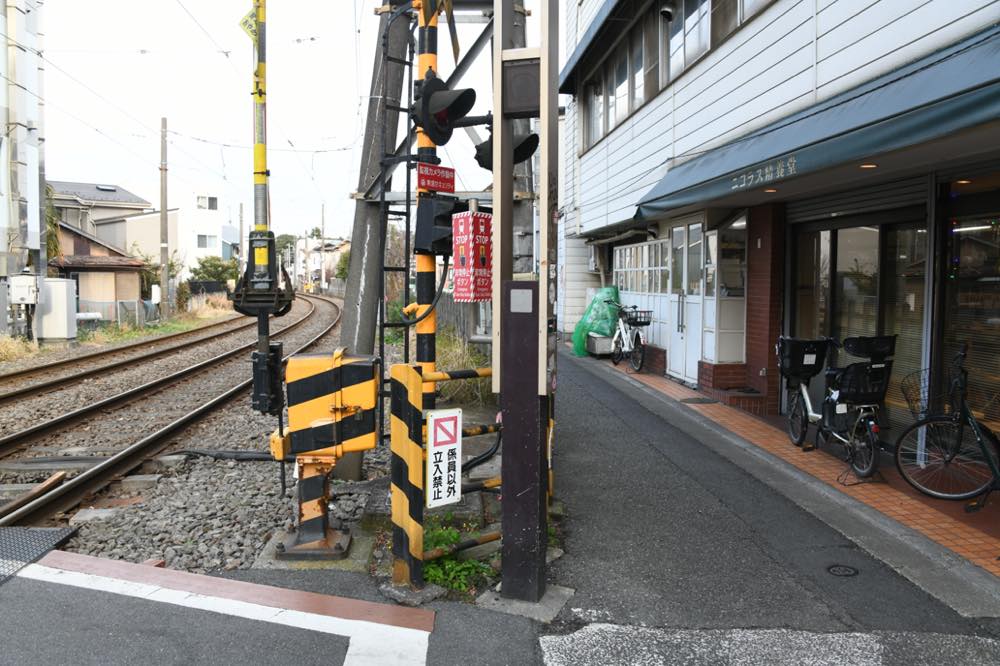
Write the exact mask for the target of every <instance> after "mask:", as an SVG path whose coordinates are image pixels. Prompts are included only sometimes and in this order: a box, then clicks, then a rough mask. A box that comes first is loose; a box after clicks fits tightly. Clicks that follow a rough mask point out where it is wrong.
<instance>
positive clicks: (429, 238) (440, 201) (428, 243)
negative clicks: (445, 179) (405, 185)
mask: <svg viewBox="0 0 1000 666" xmlns="http://www.w3.org/2000/svg"><path fill="white" fill-rule="evenodd" d="M467 210H469V204H468V203H466V202H464V201H459V200H458V199H457V198H456V197H449V196H446V195H444V194H434V193H431V192H424V193H421V195H420V197H419V198H418V199H417V229H416V232H415V234H414V236H413V252H414V253H415V254H433V255H438V256H444V255H448V256H450V255H451V216H452V215H453V214H454V213H462V212H465V211H467Z"/></svg>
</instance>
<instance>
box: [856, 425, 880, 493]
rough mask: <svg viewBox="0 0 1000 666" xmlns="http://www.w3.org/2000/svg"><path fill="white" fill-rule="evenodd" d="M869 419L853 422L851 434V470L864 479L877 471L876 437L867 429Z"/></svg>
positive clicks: (877, 448)
mask: <svg viewBox="0 0 1000 666" xmlns="http://www.w3.org/2000/svg"><path fill="white" fill-rule="evenodd" d="M868 421H869V419H868V418H867V417H866V418H861V419H858V420H857V421H855V423H854V431H853V432H852V433H851V444H850V454H851V469H853V470H854V473H855V474H857V475H858V476H859V477H860V478H862V479H865V478H868V477H869V476H871V475H872V474H874V473H875V470H876V469H878V452H879V446H878V435H876V434H875V433H874V432H872V430H871V428H869V427H868Z"/></svg>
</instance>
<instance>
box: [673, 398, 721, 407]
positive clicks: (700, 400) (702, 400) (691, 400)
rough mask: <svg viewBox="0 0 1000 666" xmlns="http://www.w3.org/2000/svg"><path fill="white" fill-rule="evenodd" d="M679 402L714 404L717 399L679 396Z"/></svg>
mask: <svg viewBox="0 0 1000 666" xmlns="http://www.w3.org/2000/svg"><path fill="white" fill-rule="evenodd" d="M681 402H683V403H686V404H688V405H714V404H715V403H717V402H719V401H718V400H712V399H711V398H681Z"/></svg>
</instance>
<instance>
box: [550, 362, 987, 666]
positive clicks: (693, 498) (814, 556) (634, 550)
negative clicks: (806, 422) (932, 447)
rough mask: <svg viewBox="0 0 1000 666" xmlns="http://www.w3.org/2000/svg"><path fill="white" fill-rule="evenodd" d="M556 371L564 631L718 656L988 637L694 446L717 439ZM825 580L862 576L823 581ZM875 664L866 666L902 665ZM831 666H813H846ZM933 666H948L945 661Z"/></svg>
mask: <svg viewBox="0 0 1000 666" xmlns="http://www.w3.org/2000/svg"><path fill="white" fill-rule="evenodd" d="M559 360H560V366H559V389H558V398H557V414H556V419H557V423H558V426H557V428H558V429H557V432H558V438H557V449H556V451H555V454H554V467H555V477H556V484H557V487H556V494H557V495H558V496H559V497H560V498H561V499H562V500H563V501H564V502H565V504H566V507H567V513H568V516H567V518H566V519H565V532H566V551H567V554H566V556H565V557H563V558H562V559H560V560H559V561H557V562H556V563H555V564H554V565H553V567H552V572H551V573H552V575H553V576H554V578H555V579H556V580H557V581H558V582H559V583H560V584H562V585H567V586H569V587H573V588H575V589H576V595H575V597H574V598H573V599H572V600H571V602H570V607H571V608H570V609H568V610H566V611H564V612H563V614H562V615H561V617H560V620H561V621H563V622H564V623H565V625H566V626H565V628H566V629H567V630H573V629H575V628H577V627H579V626H580V625H581V624H586V623H612V624H616V625H626V626H627V627H647V628H659V629H661V630H662V632H661V633H662V636H671V637H674V638H676V637H677V636H688V637H689V638H691V640H695V638H698V640H701V639H703V638H704V637H705V636H715V637H716V639H717V640H718V641H721V640H723V637H724V636H726V635H727V634H726V632H725V631H724V630H732V629H791V630H796V631H807V632H823V633H830V632H851V633H853V634H861V635H866V634H872V635H873V638H879V641H880V643H879V644H880V645H881V644H882V643H883V642H884V643H886V644H889V643H891V641H888V640H885V641H882V640H881V639H882V638H887V637H888V636H891V635H892V634H893V633H896V632H917V633H918V634H919V633H923V632H933V633H935V634H955V635H959V636H970V637H971V636H975V637H983V638H987V639H988V638H992V637H995V636H996V635H997V626H998V625H997V624H996V621H995V620H980V619H970V618H964V617H961V616H960V615H959V614H958V613H956V612H955V611H953V610H952V609H951V608H949V607H947V606H945V605H944V604H942V603H941V602H939V601H937V600H936V599H934V598H933V597H931V596H929V595H928V594H927V593H925V592H924V591H922V590H921V589H920V588H918V587H917V586H915V585H914V584H913V583H911V582H910V581H908V580H907V579H905V578H903V577H902V576H900V575H899V574H898V573H896V572H895V571H894V570H892V569H891V568H890V567H888V566H887V565H885V564H884V563H882V562H880V561H878V560H877V559H875V558H873V557H872V556H870V555H869V554H868V553H866V552H865V551H863V550H861V549H860V548H859V547H858V546H856V545H855V544H854V543H853V542H852V541H851V540H849V539H848V538H845V537H844V536H843V535H841V534H840V533H839V532H837V531H835V530H834V529H832V528H831V527H829V526H828V525H827V524H825V523H823V522H821V521H820V520H819V519H817V518H816V517H814V516H813V515H811V514H810V513H807V512H806V511H804V510H802V509H801V508H799V507H798V506H797V505H796V504H794V503H793V502H791V501H790V500H789V499H787V498H786V497H785V495H784V494H782V493H781V492H779V491H778V490H776V489H774V488H772V487H770V486H768V485H765V484H764V483H762V482H761V481H758V480H757V479H756V478H755V477H754V476H752V475H750V474H749V473H748V472H746V471H745V470H743V469H741V468H740V467H738V466H737V465H735V464H733V463H732V462H730V460H727V459H726V458H723V457H722V456H720V455H718V454H717V453H715V452H714V451H713V450H712V448H711V447H709V446H707V445H706V444H708V443H710V440H712V439H713V438H715V439H716V440H718V438H719V437H720V435H718V434H716V433H715V432H714V431H712V430H711V429H709V428H707V427H704V426H703V425H702V426H700V425H699V424H698V423H697V420H696V419H694V418H686V419H683V421H684V422H683V423H682V422H680V421H681V419H679V418H678V412H677V410H676V409H671V408H670V407H669V405H668V404H666V403H665V402H664V401H657V400H651V399H649V397H648V396H643V397H642V398H641V399H640V398H638V397H637V391H636V389H634V388H633V387H630V386H628V384H626V383H624V382H623V381H622V380H620V379H619V378H617V377H615V376H613V375H611V374H609V373H608V372H607V370H606V368H602V367H600V366H599V365H598V362H597V361H594V360H592V359H575V358H573V357H571V356H569V354H566V353H563V354H561V355H560V359H559ZM716 443H718V442H716ZM834 565H846V566H849V567H852V568H854V569H856V570H857V571H858V574H857V575H856V576H851V577H837V576H834V575H831V574H830V573H829V572H828V568H829V567H831V566H834ZM678 630H693V631H688V632H687V633H684V631H681V633H678ZM711 630H723V631H716V632H714V633H712V632H711ZM637 631H638V630H637ZM881 632H886V633H881ZM589 633H591V634H592V633H594V632H593V631H591V632H589ZM610 633H614V634H616V638H615V640H618V641H623V645H625V644H626V643H628V642H629V641H630V640H631V639H629V638H628V636H629V632H628V631H617V632H610ZM638 636H639V634H638V633H637V634H636V637H635V639H634V640H635V641H640V640H643V641H645V642H647V643H648V642H655V641H654V640H653V639H652V638H651V637H650V636H649V635H648V634H646V635H645V638H644V639H640V638H639V637H638ZM906 636H907V639H908V640H910V641H911V643H912V642H913V641H915V640H916V637H914V636H913V635H912V633H908V634H907V635H906ZM582 637H583V635H582V634H581V636H580V637H579V638H582ZM772 638H773V639H774V640H776V641H779V642H781V641H789V642H788V645H789V649H791V644H792V642H794V641H795V640H799V638H798V637H797V636H796V635H795V634H794V633H793V634H781V633H780V632H779V633H776V634H773V636H772ZM671 640H673V639H671ZM544 643H545V642H544V641H543V644H544ZM853 643H856V641H853ZM928 643H931V644H940V645H941V649H942V653H941V655H940V657H941V658H945V657H946V656H947V655H948V654H949V653H948V652H947V651H946V650H945V647H944V646H945V644H947V645H949V646H952V647H953V646H954V645H955V644H956V641H941V640H936V641H928ZM957 643H958V644H961V643H962V640H958V641H957ZM584 644H585V642H583V641H577V642H576V649H577V650H580V649H581V646H582V645H584ZM665 644H670V641H665ZM968 644H969V646H975V647H976V649H982V650H983V652H982V653H981V656H982V657H983V661H982V663H998V661H1000V659H998V655H1000V643H994V642H993V641H990V640H986V641H983V640H978V639H975V638H970V639H968ZM605 647H606V646H602V647H601V650H604V649H605ZM927 649H932V648H931V647H928V648H927ZM597 654H598V653H596V652H595V656H596V655H597ZM622 654H625V653H622ZM880 654H883V659H882V661H880V662H878V663H897V659H896V656H894V655H898V656H900V657H902V653H901V652H898V651H896V652H893V651H892V650H882V651H881V652H880ZM970 654H971V655H972V656H970V657H968V659H970V661H966V660H964V659H963V660H960V661H959V662H957V663H975V661H977V660H978V659H977V658H976V655H977V654H980V653H970ZM679 655H680V653H679V654H678V656H679ZM578 656H579V657H580V661H579V662H578V663H589V662H590V661H591V660H590V659H584V658H583V654H582V653H580V654H578ZM715 656H717V655H715ZM841 656H842V657H846V655H841ZM926 656H931V655H930V654H927V655H926ZM833 657H834V655H833V654H831V660H829V661H825V662H823V661H821V662H816V663H843V662H844V660H843V659H840V658H833ZM910 657H912V655H908V656H907V659H910ZM713 658H714V657H713ZM680 661H686V660H685V659H681V660H680ZM695 661H696V662H697V661H699V660H697V659H695ZM846 661H847V662H848V663H850V662H851V661H853V660H851V659H849V658H848V659H846ZM560 663H561V662H560ZM605 663H607V662H605ZM620 663H628V661H627V660H626V661H621V662H620ZM704 663H709V661H706V662H704ZM866 663H867V662H866ZM898 663H912V661H909V660H904V661H898ZM931 663H934V662H931ZM936 663H956V661H955V660H954V654H953V653H952V654H951V656H950V657H948V661H945V662H941V661H938V662H936Z"/></svg>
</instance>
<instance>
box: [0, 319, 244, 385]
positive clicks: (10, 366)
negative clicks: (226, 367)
mask: <svg viewBox="0 0 1000 666" xmlns="http://www.w3.org/2000/svg"><path fill="white" fill-rule="evenodd" d="M239 318H240V315H238V314H236V313H233V314H226V315H223V316H221V317H216V318H206V319H205V321H204V323H203V324H202V325H201V326H199V327H198V328H193V329H191V331H190V332H191V333H192V335H193V334H195V332H196V331H199V330H201V328H203V327H205V326H211V325H213V324H217V323H220V322H223V321H226V320H228V319H239ZM217 330H218V329H212V331H211V332H214V331H217ZM163 337H166V336H165V335H150V336H149V337H148V338H146V339H145V342H149V343H150V344H151V345H152V344H154V343H156V342H157V341H158V340H160V339H161V338H163ZM189 337H190V336H182V337H181V338H180V339H179V340H178V339H176V338H172V339H171V340H170V341H169V342H167V343H166V344H168V345H169V344H171V343H173V344H176V343H177V342H180V341H183V340H186V339H189ZM138 341H139V340H138V339H132V340H124V341H122V342H116V343H111V344H98V343H95V342H83V343H80V344H78V345H76V346H73V347H51V346H43V347H41V349H40V350H39V353H38V354H33V355H31V356H25V357H24V358H19V359H17V360H16V361H6V362H2V363H0V374H7V373H8V372H18V371H19V370H27V369H29V368H32V367H34V366H36V365H41V364H43V363H52V362H55V361H62V360H65V359H69V358H75V357H77V356H80V355H81V354H91V353H93V352H97V351H101V352H108V353H111V352H113V351H115V350H116V349H118V348H119V347H124V346H125V345H130V344H133V343H135V342H138ZM147 350H148V348H147ZM124 353H135V354H138V353H140V352H139V351H132V352H124ZM95 362H97V361H96V360H95Z"/></svg>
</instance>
